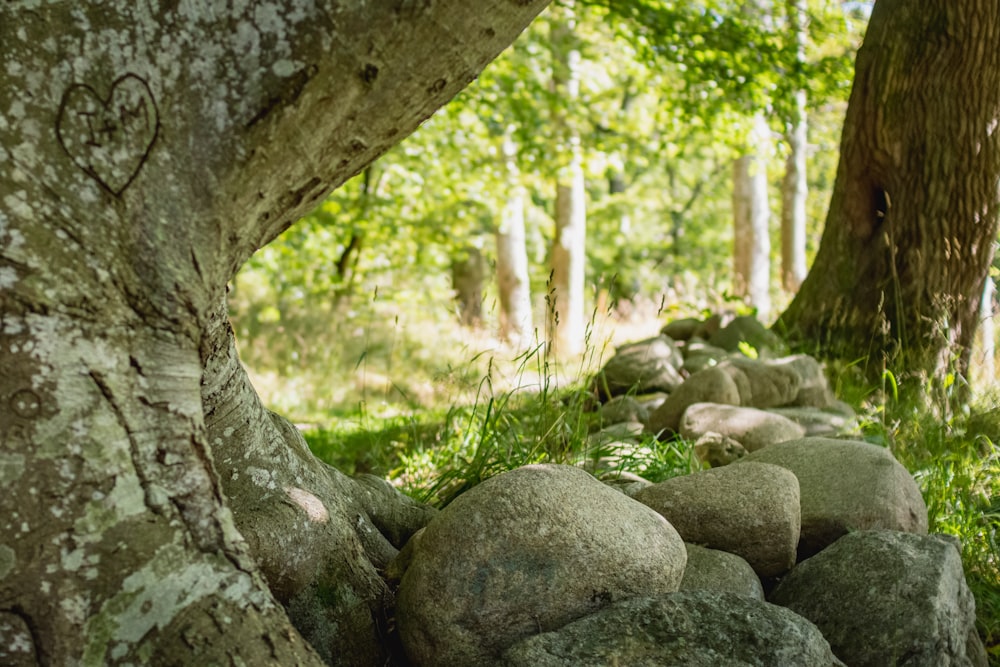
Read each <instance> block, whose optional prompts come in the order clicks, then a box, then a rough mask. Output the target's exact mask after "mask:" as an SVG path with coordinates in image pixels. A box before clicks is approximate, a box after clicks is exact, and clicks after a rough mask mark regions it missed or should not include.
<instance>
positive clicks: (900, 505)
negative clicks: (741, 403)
mask: <svg viewBox="0 0 1000 667" xmlns="http://www.w3.org/2000/svg"><path fill="white" fill-rule="evenodd" d="M746 462H756V463H771V464H774V465H778V466H782V467H784V468H787V469H788V470H790V471H792V472H793V473H795V476H796V477H798V479H799V489H800V493H801V496H802V535H801V541H800V544H799V556H800V558H806V557H808V556H810V555H812V554H815V553H817V552H818V551H820V550H821V549H823V548H824V547H827V546H828V545H830V544H833V542H835V541H836V540H837V539H838V538H839V537H841V536H842V535H844V534H845V533H847V532H849V531H855V530H868V529H877V528H884V529H887V530H901V531H905V532H910V533H926V532H927V506H926V505H925V504H924V499H923V497H922V496H921V495H920V489H919V488H918V487H917V484H916V482H915V481H914V480H913V477H912V476H911V475H910V473H909V472H907V470H906V468H904V467H903V466H902V465H900V464H899V462H898V461H896V459H895V458H893V456H892V454H891V453H890V452H889V450H887V449H884V448H882V447H876V446H875V445H870V444H868V443H866V442H856V441H852V440H833V439H830V438H803V439H801V440H790V441H788V442H781V443H778V444H775V445H771V446H770V447H765V448H764V449H759V450H757V451H756V452H752V453H750V454H748V455H747V456H746V457H744V458H742V459H740V460H739V461H737V462H736V464H735V465H734V466H731V467H738V466H741V465H745V463H746Z"/></svg>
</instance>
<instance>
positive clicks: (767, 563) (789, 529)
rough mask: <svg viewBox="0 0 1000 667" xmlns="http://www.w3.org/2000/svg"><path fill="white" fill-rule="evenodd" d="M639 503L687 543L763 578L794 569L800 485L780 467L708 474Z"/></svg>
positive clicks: (646, 495) (648, 493)
mask: <svg viewBox="0 0 1000 667" xmlns="http://www.w3.org/2000/svg"><path fill="white" fill-rule="evenodd" d="M634 498H635V499H636V500H638V501H639V502H641V503H643V504H644V505H648V506H650V507H652V508H653V509H654V510H656V511H657V512H659V513H660V514H662V515H663V516H664V517H665V518H666V519H667V521H669V522H670V523H671V525H673V526H674V528H676V529H677V532H678V533H680V534H681V537H683V538H684V541H685V542H691V543H694V544H699V545H702V546H706V547H709V548H712V549H721V550H722V551H728V552H729V553H734V554H737V555H738V556H740V557H742V558H743V559H745V560H746V561H747V562H748V563H750V566H751V567H752V568H753V569H754V571H755V572H756V573H757V574H758V575H760V576H762V577H772V576H777V575H779V574H783V573H784V572H787V571H788V570H789V569H791V567H792V566H793V565H794V564H795V548H796V545H797V544H798V541H799V483H798V480H796V479H795V475H793V474H791V473H790V472H788V471H787V470H785V469H783V468H781V467H779V466H773V465H766V464H759V463H752V464H751V463H741V464H740V465H738V466H737V465H730V466H725V467H722V468H713V469H711V470H703V471H700V472H696V473H692V474H690V475H685V476H683V477H674V478H671V479H668V480H666V481H663V482H660V483H659V484H654V485H653V486H650V487H647V488H645V489H642V490H640V491H639V492H638V493H636V494H635V496H634Z"/></svg>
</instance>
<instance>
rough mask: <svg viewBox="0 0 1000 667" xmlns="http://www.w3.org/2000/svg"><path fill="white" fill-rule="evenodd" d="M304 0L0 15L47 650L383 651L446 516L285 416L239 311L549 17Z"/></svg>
mask: <svg viewBox="0 0 1000 667" xmlns="http://www.w3.org/2000/svg"><path fill="white" fill-rule="evenodd" d="M285 4H286V3H282V2H278V1H277V0H274V1H270V2H268V1H264V0H261V1H259V2H256V3H251V4H250V6H247V5H246V4H240V5H239V6H238V8H228V9H227V7H228V6H227V5H224V4H223V5H218V4H205V3H194V4H183V3H182V4H181V5H174V4H171V3H167V4H164V5H160V4H159V3H132V2H123V1H121V0H115V1H105V2H89V3H55V4H51V3H50V4H45V5H41V6H39V7H34V6H32V7H33V8H27V7H28V5H26V4H25V3H14V4H12V3H4V4H2V5H0V61H2V62H3V63H4V66H3V67H2V68H0V322H2V326H0V367H2V368H3V369H4V377H3V379H2V380H0V403H2V407H0V440H2V443H3V448H2V450H0V479H2V481H3V483H4V485H5V487H6V490H5V493H4V494H3V497H2V500H0V515H2V516H3V517H5V518H4V519H3V525H4V528H3V535H4V540H3V544H2V545H0V600H2V602H0V645H3V646H6V647H12V646H15V647H18V649H19V650H20V649H22V648H23V651H21V653H22V654H23V656H24V657H25V660H28V661H37V662H38V663H41V664H59V665H62V664H123V663H131V664H155V665H174V664H177V665H180V664H185V665H187V664H236V663H241V664H254V665H259V664H283V665H316V664H321V661H322V659H321V657H320V656H321V655H322V656H324V657H325V658H327V660H328V661H330V662H334V663H337V662H342V663H345V664H374V661H375V659H379V660H381V657H380V656H381V654H382V653H383V652H384V651H383V649H382V648H381V647H380V646H379V643H378V641H377V639H376V638H377V635H378V634H379V627H378V625H377V622H376V621H377V619H378V618H379V617H380V616H384V615H385V606H386V604H387V601H388V596H387V589H386V587H385V585H384V584H383V583H382V582H381V580H380V578H379V577H378V575H377V568H378V567H379V565H380V564H381V563H383V562H384V561H385V559H386V558H387V557H388V556H389V555H390V554H391V553H393V546H392V543H393V542H398V541H399V540H400V539H401V538H402V537H403V536H404V534H405V531H406V530H408V528H405V529H403V528H400V525H402V524H409V523H410V522H411V519H413V518H414V517H415V516H419V515H420V514H421V513H422V512H423V510H421V509H420V508H413V507H412V506H409V505H407V504H405V503H403V504H400V503H399V501H398V499H397V498H395V497H394V495H393V494H392V493H390V492H389V491H388V490H386V489H384V488H383V487H380V486H379V485H378V484H376V483H374V482H372V481H371V480H367V481H363V482H352V481H350V480H345V479H344V478H343V477H342V476H340V475H338V474H336V473H335V472H334V471H331V470H330V469H329V468H327V467H326V466H324V465H323V464H321V463H320V462H318V461H317V460H315V459H314V458H312V457H311V455H310V454H309V453H308V450H307V449H306V448H305V447H304V445H303V443H302V442H301V439H300V438H298V436H297V433H295V431H294V429H293V428H291V427H290V426H289V425H288V424H287V422H284V421H282V420H280V419H277V418H275V417H274V416H273V415H271V414H270V413H268V412H267V411H265V410H264V409H263V408H262V407H261V406H260V404H259V401H257V398H256V395H255V394H254V393H253V390H252V389H251V388H250V386H249V384H248V383H247V382H246V379H245V375H244V374H243V372H242V369H241V368H240V367H239V363H238V360H237V359H236V355H235V348H234V347H233V345H232V339H231V337H230V336H229V332H228V327H227V325H226V322H225V310H224V306H222V305H220V304H222V303H223V300H224V298H225V297H224V293H225V285H226V283H227V282H228V280H229V279H230V278H232V276H233V275H234V273H235V271H236V269H237V268H238V267H239V266H240V265H241V264H242V262H243V261H244V260H245V259H246V258H247V257H249V256H250V254H251V253H252V252H253V251H254V250H256V249H257V248H258V247H259V246H261V245H262V244H264V243H265V242H267V241H269V240H271V239H273V238H274V237H275V236H276V235H277V234H278V233H280V232H281V231H282V230H283V229H285V228H286V227H287V226H288V225H289V224H291V222H292V221H293V220H295V219H296V218H298V217H299V216H300V215H301V214H302V213H304V212H305V211H307V210H309V209H310V208H311V207H313V206H314V205H315V204H316V202H317V201H319V200H320V199H322V198H323V197H324V196H325V195H326V193H327V192H329V190H330V189H331V188H332V187H334V186H336V185H338V184H340V183H342V182H343V181H344V180H345V179H346V178H348V177H349V176H350V175H352V174H354V173H357V172H358V171H359V170H360V169H362V168H363V167H364V166H365V165H366V164H367V163H368V162H370V161H371V160H372V159H374V158H375V157H376V156H377V155H379V154H380V153H381V152H383V151H384V150H386V149H387V148H388V147H389V146H391V145H393V144H394V143H395V142H397V141H398V140H399V139H401V138H402V137H403V136H405V135H406V134H408V133H409V132H411V131H412V130H413V129H414V128H415V127H416V126H417V125H418V124H419V123H420V122H421V121H422V120H423V119H425V118H426V117H427V116H428V115H430V113H432V112H433V110H434V109H436V108H437V107H439V106H440V105H441V104H443V103H444V102H445V101H446V100H448V99H449V98H450V97H451V96H452V95H454V94H455V93H456V92H457V91H458V90H459V89H461V87H462V86H464V85H465V84H466V83H467V82H468V81H470V80H471V79H472V78H473V77H474V76H475V75H476V74H477V73H478V72H479V70H480V69H481V68H482V67H483V66H484V65H485V64H486V63H487V62H489V61H490V60H491V59H492V58H493V57H494V56H495V55H496V54H497V53H498V52H499V51H500V50H501V49H502V48H503V47H504V46H506V45H507V44H508V43H509V42H510V41H511V40H512V39H513V38H514V37H515V36H516V34H517V33H518V32H519V31H520V30H521V29H522V28H523V26H524V25H525V24H526V23H527V22H528V21H529V20H530V19H531V17H532V16H533V15H534V14H535V13H537V11H539V10H540V9H541V7H542V6H543V4H544V3H542V2H516V3H499V2H485V1H484V2H471V3H470V2H457V1H455V0H451V1H448V0H445V1H443V2H439V3H434V5H433V6H432V5H429V4H426V3H425V4H414V3H408V2H380V3H374V4H373V3H368V4H361V3H354V4H351V5H346V6H343V5H333V4H330V5H322V4H319V5H317V4H310V3H297V4H296V5H295V6H294V7H290V6H285ZM469 36H475V39H470V38H469ZM203 398H204V403H203ZM383 509H386V510H387V511H388V514H386V513H385V512H383ZM400 511H401V514H400V513H399V512H400ZM399 516H403V517H406V518H405V519H403V520H399V521H398V520H397V518H396V517H399ZM419 521H420V519H418V520H417V522H418V523H419ZM393 533H395V536H393ZM269 585H270V587H271V588H269ZM279 602H280V603H281V604H279ZM286 609H287V611H286ZM317 610H318V611H319V613H310V612H316V611H317ZM289 615H290V616H291V617H292V619H293V620H295V621H296V624H297V627H298V628H299V629H300V630H301V631H302V632H303V633H305V634H306V635H307V636H308V637H309V639H310V641H312V642H313V643H314V645H315V649H316V650H314V648H313V647H311V646H310V645H309V644H307V643H305V642H304V641H303V639H302V636H301V635H300V634H299V633H298V632H296V631H295V630H294V629H293V627H292V626H291V625H290V623H289ZM317 651H318V652H317Z"/></svg>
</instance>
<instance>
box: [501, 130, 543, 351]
mask: <svg viewBox="0 0 1000 667" xmlns="http://www.w3.org/2000/svg"><path fill="white" fill-rule="evenodd" d="M512 135H513V132H512V130H511V129H510V128H508V131H507V134H506V136H505V137H504V142H503V161H504V171H505V174H506V179H507V198H506V201H505V202H504V207H503V213H502V214H501V218H500V226H499V228H498V229H497V287H498V292H499V296H500V338H501V340H504V341H506V342H508V343H510V344H511V345H513V346H514V347H515V348H517V349H523V348H524V347H526V346H527V345H529V344H531V341H532V330H533V328H534V325H533V324H532V314H531V283H530V281H529V276H528V247H527V235H526V234H525V229H524V186H522V185H521V177H520V172H519V170H518V167H517V146H515V144H514V140H513V136H512Z"/></svg>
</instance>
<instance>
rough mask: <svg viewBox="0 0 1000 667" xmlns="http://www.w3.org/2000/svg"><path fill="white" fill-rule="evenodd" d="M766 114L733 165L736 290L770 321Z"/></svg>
mask: <svg viewBox="0 0 1000 667" xmlns="http://www.w3.org/2000/svg"><path fill="white" fill-rule="evenodd" d="M769 135H770V130H769V129H768V127H767V119H766V118H765V117H764V114H762V113H758V114H756V115H755V116H754V118H753V129H752V131H751V132H750V136H749V139H748V148H747V152H746V153H745V154H744V155H741V156H740V157H738V158H737V159H736V160H735V162H734V163H733V288H734V291H735V292H736V294H737V295H739V296H742V297H744V298H745V299H746V301H747V303H749V304H750V305H751V306H753V307H755V308H756V309H757V317H759V318H760V319H761V320H767V319H768V317H769V316H770V313H771V236H770V219H771V209H770V205H769V204H768V197H767V153H768V151H767V145H768V143H769V141H770V139H769Z"/></svg>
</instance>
